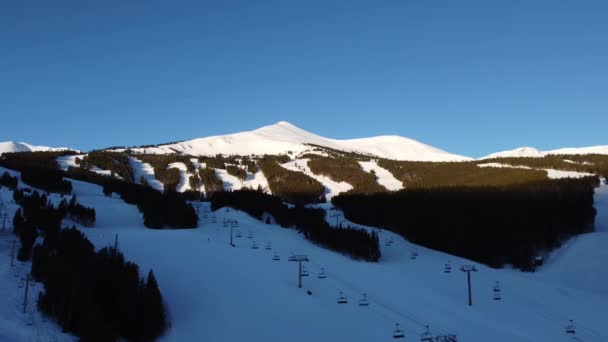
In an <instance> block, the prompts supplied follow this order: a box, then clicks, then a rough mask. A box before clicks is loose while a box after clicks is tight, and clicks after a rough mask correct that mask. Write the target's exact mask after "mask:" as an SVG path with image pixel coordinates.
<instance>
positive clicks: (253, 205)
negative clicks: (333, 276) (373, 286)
mask: <svg viewBox="0 0 608 342" xmlns="http://www.w3.org/2000/svg"><path fill="white" fill-rule="evenodd" d="M226 206H228V207H232V208H235V209H238V210H242V211H244V212H246V213H248V214H249V215H251V216H253V217H255V218H257V219H258V220H262V219H263V218H264V215H265V214H270V215H272V217H273V218H274V219H275V221H276V222H277V223H278V224H279V225H280V226H282V227H284V228H294V229H296V230H298V231H299V232H301V233H302V234H303V235H304V237H305V238H307V239H308V240H310V241H312V242H314V243H316V244H319V245H321V246H323V247H325V248H328V249H331V250H334V251H337V252H340V253H345V254H348V255H350V256H351V257H353V258H355V259H362V260H366V261H378V260H379V259H380V255H381V253H380V245H379V241H378V236H377V234H376V233H375V232H371V233H369V232H368V231H367V230H364V229H355V228H352V227H331V226H330V225H329V224H328V223H327V221H326V220H325V215H326V213H325V210H323V209H313V208H306V207H303V206H294V207H288V206H287V205H285V204H284V203H283V202H282V200H281V199H280V198H278V197H276V196H272V195H268V194H265V193H262V192H260V191H254V190H239V191H233V192H216V193H214V194H213V196H212V197H211V209H212V210H218V209H220V208H222V207H226ZM267 223H269V221H268V222H267Z"/></svg>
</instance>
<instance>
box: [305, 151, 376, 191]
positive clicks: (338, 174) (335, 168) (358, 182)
mask: <svg viewBox="0 0 608 342" xmlns="http://www.w3.org/2000/svg"><path fill="white" fill-rule="evenodd" d="M308 167H310V170H311V171H312V172H313V173H314V174H317V175H324V176H327V177H329V178H331V179H332V180H334V181H336V182H346V183H348V184H350V185H352V186H353V189H352V190H350V191H349V193H363V194H373V193H377V192H384V191H387V190H386V188H384V187H383V186H381V185H380V184H378V180H377V179H376V176H375V175H373V174H371V173H367V172H365V171H363V169H362V168H361V165H359V163H358V161H357V160H356V159H354V158H346V157H335V158H328V157H321V156H311V159H310V160H309V161H308Z"/></svg>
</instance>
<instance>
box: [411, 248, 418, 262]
mask: <svg viewBox="0 0 608 342" xmlns="http://www.w3.org/2000/svg"><path fill="white" fill-rule="evenodd" d="M417 257H418V252H416V251H415V250H414V251H412V254H411V256H410V259H412V260H416V258H417Z"/></svg>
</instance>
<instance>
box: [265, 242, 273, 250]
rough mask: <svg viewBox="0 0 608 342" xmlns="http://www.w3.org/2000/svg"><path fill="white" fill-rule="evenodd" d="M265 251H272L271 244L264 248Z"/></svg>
mask: <svg viewBox="0 0 608 342" xmlns="http://www.w3.org/2000/svg"><path fill="white" fill-rule="evenodd" d="M264 249H265V250H267V251H269V250H271V249H272V247H271V246H270V242H269V243H267V244H266V247H264Z"/></svg>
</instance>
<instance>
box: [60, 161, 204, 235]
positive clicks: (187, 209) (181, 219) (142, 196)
mask: <svg viewBox="0 0 608 342" xmlns="http://www.w3.org/2000/svg"><path fill="white" fill-rule="evenodd" d="M66 174H67V175H68V176H69V177H70V178H73V179H77V180H81V181H84V182H89V183H94V184H97V185H100V186H102V187H103V193H104V194H105V195H107V196H109V195H111V194H112V193H117V194H119V195H120V197H121V198H122V199H123V201H125V202H126V203H129V204H135V205H137V208H138V209H139V211H140V212H142V214H143V218H144V225H146V226H147V227H148V228H154V229H160V228H169V229H179V228H196V227H197V226H198V216H197V215H196V211H195V210H194V208H193V207H192V205H190V204H189V203H188V202H187V201H186V198H185V197H184V196H182V195H181V194H179V193H176V192H175V191H167V192H166V193H161V192H160V191H157V190H155V189H153V188H151V187H149V186H144V185H141V184H135V183H130V182H125V181H123V180H120V179H117V178H113V177H108V176H103V175H99V174H96V173H94V172H91V171H89V170H85V169H81V168H70V169H68V171H67V173H66Z"/></svg>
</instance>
